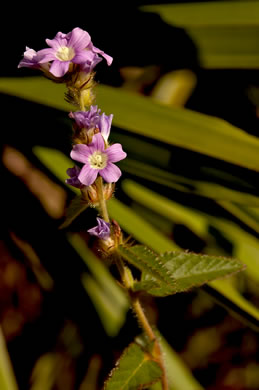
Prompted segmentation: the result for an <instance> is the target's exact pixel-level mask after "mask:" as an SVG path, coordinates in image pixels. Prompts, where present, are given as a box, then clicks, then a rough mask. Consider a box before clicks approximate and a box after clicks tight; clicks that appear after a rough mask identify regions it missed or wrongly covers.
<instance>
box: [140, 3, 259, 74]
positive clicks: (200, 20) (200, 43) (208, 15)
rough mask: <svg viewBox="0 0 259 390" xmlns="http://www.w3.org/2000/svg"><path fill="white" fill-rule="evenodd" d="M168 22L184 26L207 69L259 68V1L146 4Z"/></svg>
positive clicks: (147, 7) (202, 63)
mask: <svg viewBox="0 0 259 390" xmlns="http://www.w3.org/2000/svg"><path fill="white" fill-rule="evenodd" d="M141 9H142V10H144V11H148V12H156V13H158V14H159V15H160V16H161V17H162V18H163V19H164V20H165V22H167V23H169V24H172V25H174V26H178V27H182V28H184V29H185V30H186V31H187V33H188V34H189V35H190V37H191V38H192V39H193V41H194V42H195V43H196V45H197V47H198V50H199V56H200V62H201V65H202V66H204V67H208V68H256V69H257V68H258V64H259V48H258V44H257V37H258V33H259V18H258V14H259V4H258V2H256V1H211V2H208V1H207V2H203V3H201V2H200V3H199V2H197V3H189V4H187V3H185V4H162V5H147V6H144V7H141Z"/></svg>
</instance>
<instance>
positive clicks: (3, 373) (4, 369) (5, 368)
mask: <svg viewBox="0 0 259 390" xmlns="http://www.w3.org/2000/svg"><path fill="white" fill-rule="evenodd" d="M0 389H1V390H18V386H17V383H16V380H15V376H14V372H13V369H12V365H11V361H10V358H9V355H8V351H7V348H6V344H5V340H4V335H3V333H2V329H1V328H0Z"/></svg>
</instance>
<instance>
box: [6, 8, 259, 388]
mask: <svg viewBox="0 0 259 390" xmlns="http://www.w3.org/2000/svg"><path fill="white" fill-rule="evenodd" d="M96 3H97V4H91V5H90V4H88V3H87V4H85V5H80V7H79V6H75V7H79V9H77V10H76V12H70V11H69V12H68V10H66V9H64V8H63V7H61V6H60V5H58V4H57V5H55V3H54V4H53V5H52V7H51V9H50V8H49V7H43V8H41V9H38V5H37V6H36V5H30V7H29V6H28V7H26V6H25V5H24V4H20V5H17V10H16V12H17V14H19V15H20V17H19V18H18V19H17V21H16V24H15V25H13V24H12V23H11V22H10V23H11V24H10V26H11V29H12V32H13V35H12V38H11V39H7V40H5V39H4V40H3V42H2V53H4V60H3V61H1V65H0V71H1V79H0V92H1V105H2V118H1V119H2V134H1V145H2V166H1V174H2V184H3V185H2V191H1V206H2V209H1V241H0V251H1V258H0V291H1V294H0V322H1V329H2V333H3V337H2V336H1V338H0V343H1V355H0V365H1V369H0V384H1V386H0V387H1V390H16V389H17V388H19V389H21V390H23V389H24V390H25V389H26V390H27V389H28V388H29V389H31V390H53V389H57V390H59V389H62V390H72V389H73V390H74V389H79V390H85V389H87V390H97V389H101V388H102V383H103V381H104V379H105V378H106V377H107V375H108V373H109V371H110V370H111V369H112V367H113V366H114V363H115V362H116V360H117V359H118V357H119V356H120V354H121V352H122V350H123V349H124V348H125V347H126V346H127V345H128V344H129V343H130V342H131V341H132V340H133V338H134V337H135V336H137V335H138V334H139V329H138V326H137V324H136V321H135V318H133V316H132V313H131V312H130V311H128V301H127V298H126V297H125V294H124V293H123V291H122V290H121V289H120V287H119V286H118V285H117V284H116V282H115V281H114V278H113V277H112V276H111V275H114V276H117V275H116V271H115V270H114V269H113V266H111V267H110V271H111V272H109V271H108V270H107V264H105V265H104V264H103V262H100V261H99V260H98V259H97V258H96V257H95V254H96V248H95V246H94V242H93V240H92V239H90V238H89V237H88V235H87V234H86V233H85V232H86V230H87V229H88V228H90V227H92V226H93V225H94V224H95V217H96V211H95V210H94V209H87V210H79V211H82V213H79V211H78V204H77V203H76V201H74V203H73V207H74V208H75V210H77V211H78V214H80V215H78V216H77V218H74V214H73V213H74V210H72V214H71V215H70V214H68V216H67V217H68V218H69V223H67V226H66V227H65V228H64V229H59V226H60V225H61V223H63V222H64V219H65V217H64V215H65V210H66V207H67V206H68V205H70V204H71V203H70V202H71V201H72V200H73V199H74V198H75V193H74V192H73V188H68V186H66V185H65V184H64V180H65V178H66V169H67V168H68V167H70V166H72V164H73V163H72V161H71V160H70V159H69V157H68V156H69V153H70V149H71V122H70V120H69V118H68V116H67V112H69V111H70V110H71V109H72V107H71V106H69V104H68V103H66V102H65V101H64V98H63V94H64V87H63V86H61V85H56V84H53V83H51V82H50V81H48V80H45V79H43V77H41V76H40V77H39V75H38V74H36V76H35V75H34V73H33V71H30V70H26V69H20V70H17V68H16V67H17V64H18V62H19V60H20V58H21V55H22V53H23V51H24V48H25V45H28V46H29V47H32V48H34V49H35V50H38V49H40V48H42V47H43V44H44V39H45V38H46V37H48V38H52V37H53V36H54V35H55V34H56V32H57V31H58V30H60V31H63V32H68V31H71V30H72V28H73V27H75V26H80V27H81V28H83V29H85V30H87V31H89V32H90V34H91V36H92V39H93V42H94V44H95V45H96V46H97V47H100V48H101V49H103V50H104V51H105V52H107V53H109V54H110V55H112V56H113V57H114V63H113V65H112V66H111V67H110V68H107V66H106V65H105V64H103V63H100V64H99V65H98V67H97V69H96V70H97V74H96V81H97V82H98V86H97V88H96V103H97V104H98V106H99V107H100V108H101V109H102V110H103V111H104V112H105V113H106V114H110V113H113V114H114V121H113V127H112V134H111V137H112V140H113V141H114V142H121V143H122V144H123V148H124V149H125V150H126V151H127V153H128V158H127V159H126V160H124V161H122V162H121V163H120V167H121V169H122V171H123V176H122V179H121V181H120V182H119V183H118V185H117V189H116V192H115V197H116V198H113V199H112V200H111V201H110V202H109V211H110V214H111V216H112V218H114V219H115V220H117V221H118V222H119V224H120V225H121V227H122V229H123V230H124V232H125V235H127V234H129V235H130V236H131V239H132V240H134V241H135V242H141V243H144V244H146V245H148V246H150V247H151V248H153V249H154V250H155V251H157V252H161V251H165V250H189V251H193V252H196V253H207V254H217V255H223V256H234V257H236V258H238V259H240V260H241V261H242V262H244V264H246V266H247V268H246V271H245V272H243V273H241V274H238V275H237V276H235V277H231V278H229V279H226V280H220V281H216V282H213V283H210V284H208V285H206V286H205V287H203V288H200V289H195V290H193V291H191V292H189V293H184V294H177V295H174V296H170V297H166V298H163V299H159V298H156V299H153V298H151V297H149V296H143V300H144V301H145V303H146V305H147V314H148V316H149V317H150V319H151V320H152V322H153V323H155V324H156V325H157V327H158V329H159V330H160V332H161V334H162V335H163V337H164V338H165V340H167V342H166V341H165V340H164V341H163V343H164V344H163V349H164V352H165V356H166V363H167V367H168V372H169V376H170V384H171V388H172V389H175V390H186V389H202V388H206V389H209V390H213V389H228V390H230V389H244V390H250V389H258V388H259V375H258V372H259V370H258V369H259V363H258V361H259V356H258V343H259V340H258V329H259V292H258V291H259V290H258V283H259V271H258V269H259V244H258V236H259V211H258V210H259V186H258V179H259V174H258V171H259V139H258V128H259V127H258V124H259V119H258V105H259V73H258V67H259V45H258V41H259V2H258V1H214V2H209V1H204V2H200V3H196V2H190V1H181V2H176V1H175V2H170V3H168V4H159V2H157V1H149V2H147V1H146V2H144V1H142V2H140V1H131V2H127V3H121V4H120V5H118V3H116V2H109V4H101V5H100V3H99V2H96ZM34 7H35V8H34ZM73 7H74V6H73ZM10 8H11V6H10V5H8V4H6V5H5V6H4V9H3V15H11V9H10ZM36 8H37V9H36ZM29 12H30V13H31V15H32V16H31V17H30V18H28V14H29ZM68 13H69V15H68ZM86 15H87V16H86ZM100 26H101V28H100ZM2 28H3V26H2ZM4 34H6V28H5V27H4V30H3V34H2V36H4ZM75 191H76V190H75ZM7 351H8V352H7ZM8 354H9V355H10V359H9V357H8ZM12 368H13V370H12ZM16 383H17V384H18V385H16ZM152 389H153V390H158V389H159V387H157V386H153V387H152Z"/></svg>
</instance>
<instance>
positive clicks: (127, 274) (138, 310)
mask: <svg viewBox="0 0 259 390" xmlns="http://www.w3.org/2000/svg"><path fill="white" fill-rule="evenodd" d="M115 262H116V265H117V268H118V270H119V272H120V276H121V279H122V282H123V284H124V286H125V287H126V288H127V289H128V290H129V289H131V288H132V284H133V281H134V279H133V276H132V273H131V271H130V269H129V268H128V267H126V266H125V264H124V262H123V260H122V259H121V257H120V255H119V254H117V255H116V257H115ZM130 297H131V307H132V309H133V311H134V312H135V314H136V316H137V318H138V321H139V325H140V326H141V328H142V329H143V331H144V332H145V333H146V335H147V336H148V338H149V340H150V341H151V342H153V343H154V347H153V350H152V355H153V357H154V358H155V360H156V361H157V363H158V364H159V366H160V368H161V370H162V372H163V375H162V378H161V382H162V388H163V390H169V387H168V382H167V377H166V373H165V366H164V361H163V356H162V351H161V347H160V344H159V341H158V338H157V336H156V334H155V332H154V331H153V329H152V326H151V325H150V323H149V321H148V318H147V317H146V314H145V312H144V310H143V307H142V305H141V303H140V300H139V298H138V296H137V295H130Z"/></svg>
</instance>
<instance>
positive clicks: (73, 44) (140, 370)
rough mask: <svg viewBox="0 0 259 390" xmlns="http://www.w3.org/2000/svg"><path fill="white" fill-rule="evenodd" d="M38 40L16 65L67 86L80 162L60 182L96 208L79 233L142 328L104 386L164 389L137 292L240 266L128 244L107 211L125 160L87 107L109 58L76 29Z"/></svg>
mask: <svg viewBox="0 0 259 390" xmlns="http://www.w3.org/2000/svg"><path fill="white" fill-rule="evenodd" d="M46 43H47V44H48V46H49V48H45V49H42V50H40V51H38V52H36V51H34V50H33V49H29V48H26V51H25V53H24V57H23V59H22V60H21V61H20V63H19V67H29V68H32V69H37V70H40V71H42V72H43V74H44V75H45V76H46V77H47V78H49V79H51V80H52V81H54V82H57V83H64V84H65V85H66V87H67V93H66V99H67V100H68V101H69V102H70V103H72V104H73V106H74V107H76V109H77V110H76V111H74V112H71V113H70V114H69V117H70V119H71V120H72V123H73V124H72V129H73V133H72V150H71V153H70V156H71V158H72V159H73V160H74V161H76V162H78V163H79V164H80V166H78V165H76V166H74V167H68V168H67V175H68V176H69V177H68V178H67V179H66V183H67V184H69V185H71V186H73V187H75V188H77V189H78V190H79V191H80V195H79V196H80V199H81V200H82V201H83V202H84V204H87V205H89V206H92V207H95V208H96V209H97V212H98V215H99V216H98V217H97V226H95V227H92V228H90V229H88V230H87V231H88V233H89V235H91V236H93V239H96V246H97V248H98V250H99V251H97V253H98V254H99V255H100V256H99V257H100V258H101V259H102V260H104V259H105V260H109V261H110V263H112V264H113V265H115V266H116V268H117V270H118V273H119V275H120V286H121V288H122V290H123V291H124V292H125V294H126V296H127V299H128V300H129V302H130V306H131V308H132V310H133V311H134V313H135V315H136V317H137V319H138V322H139V325H140V327H141V328H142V331H143V335H142V336H141V340H136V341H134V342H133V343H131V344H130V346H129V347H128V348H127V349H126V350H125V352H124V354H123V355H122V357H121V358H120V359H119V362H118V364H117V368H116V369H115V370H113V371H112V374H111V375H110V377H109V378H108V379H107V381H106V382H105V385H104V386H105V387H104V388H105V389H106V390H115V389H140V388H141V389H144V388H151V386H153V385H154V386H156V385H157V386H158V387H155V388H156V389H157V388H159V389H162V390H168V389H170V388H171V387H172V386H173V384H172V383H171V382H170V381H171V379H170V375H168V374H169V373H168V371H167V369H166V356H165V352H164V348H165V347H164V343H163V341H162V339H161V338H160V336H159V333H158V331H157V330H156V329H155V327H154V326H153V325H152V324H151V323H150V321H149V319H148V317H147V315H146V313H145V310H144V302H142V301H141V294H142V293H145V294H148V295H151V296H155V297H165V296H168V295H172V294H175V293H179V292H183V291H186V290H189V289H190V288H192V287H194V286H201V285H203V284H205V283H207V282H208V281H210V280H214V279H216V278H219V277H222V276H226V275H229V274H232V273H234V272H237V271H240V270H242V269H243V266H242V264H240V263H239V262H238V261H237V260H235V259H227V258H223V257H221V258H218V257H216V256H205V255H197V254H193V253H186V252H164V253H156V252H154V251H153V250H151V249H150V248H148V247H147V246H145V245H141V244H138V245H135V244H132V243H131V244H129V240H128V238H126V239H125V238H124V233H123V232H122V229H121V228H120V226H119V224H118V223H117V222H116V221H114V220H111V218H110V216H109V212H108V209H107V202H108V201H109V199H110V198H111V197H112V195H113V192H114V188H115V183H116V182H117V181H118V180H119V178H120V177H121V174H122V173H121V170H120V168H119V167H118V166H117V165H115V164H114V163H117V162H119V161H121V160H123V159H125V158H126V152H124V151H123V149H122V145H121V144H119V143H115V144H110V141H109V135H110V132H111V126H112V120H113V114H110V115H106V114H105V113H101V109H100V108H98V106H97V105H93V103H94V100H95V95H94V86H95V83H94V75H95V74H94V69H95V67H96V65H97V64H98V63H99V62H100V61H101V60H102V57H103V58H104V59H105V60H106V62H107V64H108V65H111V63H112V58H111V57H110V56H109V55H107V54H105V53H104V52H103V51H102V50H100V49H98V48H96V47H95V46H94V45H93V43H92V41H91V37H90V35H89V34H88V33H87V32H86V31H84V30H82V29H80V28H78V27H77V28H74V29H73V30H72V31H71V32H69V33H67V34H64V33H61V32H58V33H57V35H56V36H55V38H54V39H52V40H50V39H47V40H46ZM77 215H78V211H77ZM107 263H108V262H107ZM135 275H137V276H135ZM152 389H153V387H152Z"/></svg>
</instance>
